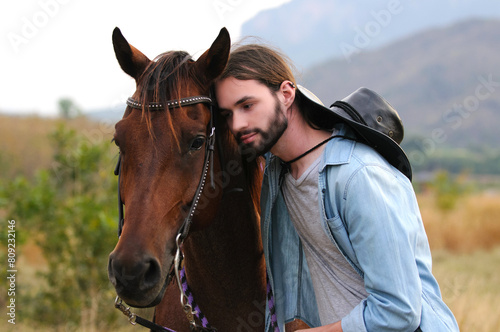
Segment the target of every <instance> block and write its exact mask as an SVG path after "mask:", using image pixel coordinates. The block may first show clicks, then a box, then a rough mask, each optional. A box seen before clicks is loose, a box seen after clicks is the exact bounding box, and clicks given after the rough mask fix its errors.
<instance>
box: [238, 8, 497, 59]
mask: <svg viewBox="0 0 500 332" xmlns="http://www.w3.org/2000/svg"><path fill="white" fill-rule="evenodd" d="M470 18H497V19H500V2H499V1H491V0H474V1H467V0H441V1H430V0H420V1H416V0H413V1H411V0H407V1H400V0H389V1H387V0H358V1H343V0H292V1H290V2H288V3H286V4H284V5H282V6H280V7H278V8H273V9H269V10H267V11H264V12H261V13H259V14H258V15H257V16H255V17H254V18H253V19H251V20H249V21H247V22H246V23H245V24H243V26H242V29H241V35H242V36H257V37H259V38H260V39H262V40H264V41H268V42H269V43H271V44H272V45H274V46H276V47H279V48H280V49H281V50H282V51H283V52H284V53H285V54H287V55H288V56H289V57H290V58H291V59H292V60H293V61H294V62H295V64H296V65H297V66H298V67H299V68H300V69H305V68H308V67H310V66H311V65H314V64H317V63H319V62H322V61H325V60H328V59H330V58H332V57H340V56H345V54H346V53H347V54H348V53H349V52H348V50H349V48H351V49H352V48H353V47H354V48H356V49H357V51H366V50H373V49H375V48H378V47H381V46H383V45H387V44H389V43H392V42H394V41H395V40H397V39H402V38H405V37H407V36H409V35H411V34H415V33H417V32H420V31H422V30H426V29H429V28H434V27H443V26H446V25H449V24H452V23H455V22H458V21H463V20H466V19H470Z"/></svg>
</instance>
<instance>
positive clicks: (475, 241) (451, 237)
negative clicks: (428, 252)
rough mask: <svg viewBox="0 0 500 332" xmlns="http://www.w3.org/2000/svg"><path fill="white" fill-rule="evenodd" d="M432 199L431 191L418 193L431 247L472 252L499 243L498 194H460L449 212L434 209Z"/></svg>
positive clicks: (455, 251)
mask: <svg viewBox="0 0 500 332" xmlns="http://www.w3.org/2000/svg"><path fill="white" fill-rule="evenodd" d="M434 202H435V198H434V196H433V195H432V194H427V195H420V196H419V203H420V210H421V213H422V218H423V220H424V225H425V229H426V231H427V235H428V237H429V243H430V245H431V249H432V250H438V249H439V250H442V249H445V250H448V251H450V252H453V253H472V252H474V251H476V250H490V249H492V248H495V247H496V246H499V245H500V194H498V193H480V194H476V195H471V196H463V197H461V198H459V201H458V203H457V205H456V207H455V209H453V210H450V211H441V210H439V209H437V208H436V204H435V203H434Z"/></svg>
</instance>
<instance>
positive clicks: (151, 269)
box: [143, 258, 161, 288]
mask: <svg viewBox="0 0 500 332" xmlns="http://www.w3.org/2000/svg"><path fill="white" fill-rule="evenodd" d="M145 266H146V269H145V272H144V279H143V284H144V287H145V288H150V287H154V286H155V285H156V284H158V282H159V281H160V277H161V270H160V264H159V263H158V261H157V260H156V259H154V258H152V259H150V260H149V262H148V263H146V264H145Z"/></svg>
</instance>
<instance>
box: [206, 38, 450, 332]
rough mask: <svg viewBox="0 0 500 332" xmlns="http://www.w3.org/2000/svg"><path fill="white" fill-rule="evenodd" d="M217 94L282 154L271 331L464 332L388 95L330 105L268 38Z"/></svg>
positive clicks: (249, 133) (261, 141) (266, 237)
mask: <svg viewBox="0 0 500 332" xmlns="http://www.w3.org/2000/svg"><path fill="white" fill-rule="evenodd" d="M215 92H216V98H217V103H218V106H219V109H220V111H221V114H222V115H223V116H224V117H225V118H226V119H227V124H228V126H229V128H230V129H231V131H232V133H233V134H234V135H235V137H236V138H237V140H238V141H239V143H240V144H241V146H242V149H243V150H246V151H248V150H250V149H251V150H253V151H254V152H255V153H256V154H259V155H263V154H266V153H267V152H270V153H267V154H266V169H265V175H264V180H263V187H262V194H261V207H262V209H261V210H262V211H261V230H262V239H263V245H264V253H265V257H266V263H267V271H268V277H269V283H270V286H271V288H272V290H273V293H274V302H270V303H269V304H268V306H267V311H266V313H267V317H266V319H267V323H268V325H267V326H268V328H267V329H266V330H274V331H276V329H275V328H274V325H278V327H279V329H280V330H281V331H284V323H285V322H288V321H291V320H293V319H295V318H299V319H302V320H303V321H304V322H306V323H307V324H308V325H309V326H311V327H316V328H313V329H312V330H311V331H420V330H421V331H457V330H458V326H457V323H456V321H455V318H454V317H453V314H452V313H451V311H450V310H449V309H448V308H447V307H446V305H445V304H444V303H443V301H442V299H441V293H440V290H439V286H438V284H437V282H436V280H435V278H434V277H433V275H432V272H431V254H430V250H429V245H428V240H427V237H426V234H425V230H424V227H423V223H422V220H421V217H420V213H419V210H418V206H417V201H416V198H415V195H414V192H413V188H412V185H411V182H410V180H411V168H410V165H409V162H408V159H407V158H406V155H405V154H404V152H403V150H401V148H400V147H399V145H398V143H399V142H400V141H401V140H402V138H403V127H402V124H401V121H400V119H399V117H398V115H397V113H396V111H395V110H394V109H393V108H392V107H391V106H390V105H389V104H388V103H387V102H386V101H385V100H384V99H383V98H381V97H380V96H378V95H377V94H375V93H374V92H373V91H370V90H368V89H360V90H358V91H356V92H355V93H353V94H352V95H350V96H349V97H347V98H345V99H344V100H343V101H341V102H337V103H335V106H334V107H332V108H331V109H329V108H327V107H324V106H323V105H322V104H320V102H319V100H317V99H316V98H315V96H314V95H312V94H311V93H310V92H308V91H307V90H305V89H304V88H302V87H296V83H295V79H294V77H293V74H292V72H291V69H290V66H289V65H288V63H287V61H286V60H285V58H284V57H283V56H282V55H280V54H279V53H278V52H277V51H274V50H272V49H270V48H269V47H265V46H261V45H245V46H240V47H239V48H238V49H236V50H234V51H233V52H232V53H231V56H230V59H229V62H228V65H227V67H226V70H225V72H224V73H223V74H222V76H221V77H220V78H219V80H218V82H217V83H216V86H215ZM391 137H392V138H391ZM274 310H275V315H274Z"/></svg>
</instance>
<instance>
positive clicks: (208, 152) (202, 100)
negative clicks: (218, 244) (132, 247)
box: [114, 96, 216, 331]
mask: <svg viewBox="0 0 500 332" xmlns="http://www.w3.org/2000/svg"><path fill="white" fill-rule="evenodd" d="M195 104H208V105H209V109H210V122H209V126H208V134H209V135H208V136H207V139H206V145H205V161H204V164H203V170H202V173H201V177H200V181H199V183H198V187H197V188H196V192H195V194H194V198H193V201H192V203H191V207H190V208H189V211H188V213H187V215H186V217H185V218H184V221H183V223H182V225H181V227H180V228H179V230H178V231H177V235H176V240H175V243H176V247H177V250H176V254H175V257H174V260H173V262H172V265H173V269H172V266H171V267H170V268H169V271H170V270H172V272H171V273H169V276H168V277H167V278H166V281H165V284H164V286H163V289H164V288H165V287H166V286H167V285H168V284H169V283H170V281H171V279H172V275H173V274H174V275H175V277H176V279H177V284H178V286H179V290H180V293H181V299H180V302H181V305H182V307H183V310H184V312H185V314H186V317H187V318H188V321H189V324H190V328H191V330H192V331H195V330H197V331H200V330H201V331H214V329H213V328H211V327H210V326H209V325H208V322H207V323H205V320H204V321H202V324H203V326H199V325H197V324H196V322H195V320H194V315H198V314H199V313H198V312H197V311H194V310H193V304H192V302H191V298H190V297H188V296H187V295H186V292H185V288H186V285H185V284H183V282H182V281H181V274H182V271H179V268H180V266H181V264H182V260H183V254H182V250H181V246H182V244H183V242H184V240H185V239H186V237H187V235H188V233H189V229H190V228H191V224H192V223H193V216H194V214H195V212H196V208H197V207H198V203H199V201H200V198H201V195H202V193H203V189H204V188H205V183H206V180H207V176H208V172H209V171H210V179H211V183H210V185H211V187H212V189H215V183H214V176H213V157H214V149H215V141H216V140H215V123H214V113H213V108H212V104H213V103H212V99H211V98H210V97H208V96H193V97H186V98H180V99H175V100H169V101H167V102H166V103H165V104H161V103H154V102H152V103H149V104H147V105H143V104H142V103H140V102H138V101H136V100H135V99H133V98H128V99H127V105H128V106H130V107H131V108H133V109H144V108H147V109H148V110H150V111H162V110H168V109H174V108H179V107H184V106H190V105H195ZM114 174H115V175H117V176H118V219H119V220H118V237H120V236H121V233H122V229H123V224H124V222H125V219H124V211H123V201H122V199H121V194H120V177H121V156H119V157H118V162H117V164H116V167H115V172H114ZM184 279H185V278H184ZM115 307H116V308H117V309H119V310H120V311H121V312H122V313H123V314H125V315H126V316H127V317H128V318H129V321H130V323H132V324H134V325H135V324H136V323H139V324H141V325H143V326H145V327H147V328H150V329H152V330H156V331H172V330H170V329H168V328H165V327H163V326H160V325H158V324H155V323H153V322H151V321H148V320H146V319H144V318H142V317H139V316H137V315H136V314H134V313H132V312H131V311H130V308H128V307H126V306H125V305H123V303H122V300H121V299H120V298H119V297H118V296H117V297H116V300H115Z"/></svg>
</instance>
